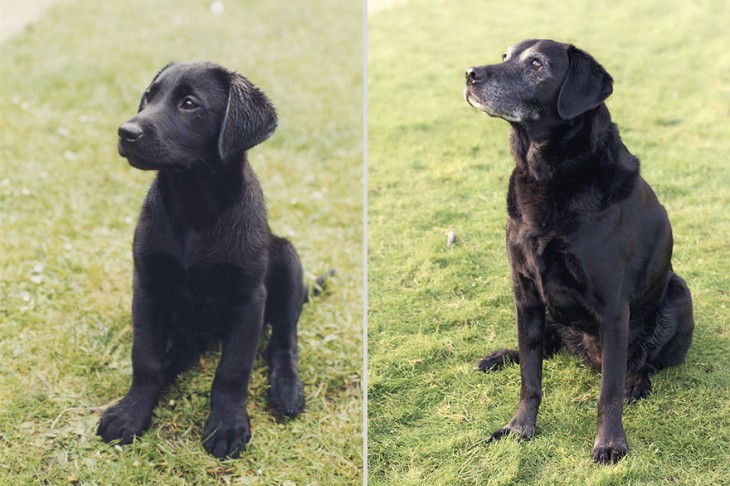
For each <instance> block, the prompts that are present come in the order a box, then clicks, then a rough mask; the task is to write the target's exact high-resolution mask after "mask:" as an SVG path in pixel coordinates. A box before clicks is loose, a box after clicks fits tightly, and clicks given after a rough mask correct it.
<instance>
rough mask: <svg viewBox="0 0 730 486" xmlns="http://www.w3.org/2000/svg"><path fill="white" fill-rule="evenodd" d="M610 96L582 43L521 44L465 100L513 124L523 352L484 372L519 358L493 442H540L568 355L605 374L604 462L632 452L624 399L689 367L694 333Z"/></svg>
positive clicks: (497, 358) (514, 255)
mask: <svg viewBox="0 0 730 486" xmlns="http://www.w3.org/2000/svg"><path fill="white" fill-rule="evenodd" d="M612 85H613V80H612V79H611V76H609V74H608V73H607V72H606V71H605V70H604V69H603V67H602V66H601V65H600V64H598V63H597V62H596V61H595V60H594V59H593V58H592V57H591V56H589V55H588V54H587V53H585V52H583V51H581V50H579V49H577V48H575V47H574V46H572V45H568V44H562V43H558V42H553V41H549V40H526V41H524V42H521V43H520V44H517V45H516V46H514V47H511V48H509V49H508V50H507V53H506V54H505V55H504V57H503V62H502V64H497V65H490V66H480V67H472V68H469V69H468V70H467V71H466V87H465V89H464V97H465V99H466V101H467V103H469V104H470V105H471V106H473V107H475V108H477V109H479V110H481V111H484V112H486V113H487V114H489V115H491V116H495V117H499V118H503V119H505V120H507V121H508V122H510V124H511V125H512V130H511V133H510V146H511V151H512V155H513V157H514V158H515V160H516V162H517V166H516V167H515V169H514V172H513V173H512V177H511V178H510V183H509V192H508V195H507V209H508V213H509V219H508V222H507V253H508V256H509V261H510V266H511V268H512V284H513V291H514V301H515V311H516V314H517V337H518V343H519V352H518V351H514V350H500V351H496V352H494V353H492V354H490V355H488V356H487V357H485V358H484V359H483V360H482V361H481V363H480V364H479V367H480V368H481V369H482V370H484V371H486V370H494V369H498V368H501V367H502V366H504V365H505V364H506V363H509V362H511V361H519V363H520V374H521V377H522V385H521V388H520V402H519V407H518V409H517V414H516V415H515V417H514V419H512V421H511V422H510V423H509V424H507V425H506V426H505V427H503V428H502V429H499V430H498V431H496V432H495V433H494V434H492V436H491V440H497V439H499V438H501V437H502V436H504V435H505V434H515V435H517V436H520V437H522V438H530V437H532V436H533V435H534V434H535V423H536V418H537V411H538V407H539V406H540V400H541V398H542V385H541V382H542V360H543V357H549V356H550V355H552V354H554V353H555V352H556V351H558V350H559V349H560V348H561V347H563V346H565V347H566V348H567V349H568V350H569V351H570V352H572V353H575V354H577V355H578V356H580V357H581V358H582V359H583V360H584V361H585V362H586V363H588V364H589V365H590V366H592V367H593V368H595V369H596V370H598V371H600V372H601V373H602V375H601V394H600V397H599V399H598V434H597V436H596V441H595V446H594V448H593V459H594V460H595V461H596V462H598V463H613V462H616V461H618V460H619V459H620V458H621V457H622V456H623V455H624V454H626V452H627V451H628V444H627V441H626V434H625V432H624V428H623V424H622V422H621V415H622V411H623V401H624V398H625V399H626V400H627V401H628V402H631V401H634V400H637V399H640V398H644V397H646V396H647V395H648V394H649V392H650V391H651V382H650V376H651V375H652V374H654V373H656V372H657V371H658V370H660V369H662V368H664V367H666V366H670V365H676V364H678V363H680V362H682V360H683V359H684V356H685V353H686V352H687V349H688V348H689V346H690V343H691V341H692V330H693V328H694V322H693V318H692V299H691V297H690V292H689V289H688V288H687V285H686V284H685V282H684V280H682V279H681V278H680V277H679V276H677V275H676V274H675V273H674V272H673V271H672V264H671V261H670V260H671V256H672V230H671V227H670V225H669V220H668V219H667V214H666V211H665V210H664V208H663V207H662V205H661V204H660V203H659V202H658V201H657V198H656V196H655V195H654V192H653V191H652V190H651V188H650V187H649V185H648V184H647V183H646V182H644V180H643V179H642V178H641V176H640V175H639V161H638V159H637V158H636V157H634V156H633V155H631V154H630V153H629V151H628V150H627V149H626V147H625V146H624V144H623V143H622V142H621V139H620V137H619V134H618V129H617V128H616V125H615V124H613V123H612V122H611V116H610V114H609V112H608V109H607V108H606V105H605V104H604V100H605V99H606V98H607V97H608V96H609V95H610V94H611V92H612V90H613V88H612ZM624 373H626V376H625V377H624Z"/></svg>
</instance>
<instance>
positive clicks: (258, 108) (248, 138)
mask: <svg viewBox="0 0 730 486" xmlns="http://www.w3.org/2000/svg"><path fill="white" fill-rule="evenodd" d="M228 79H229V88H228V106H227V107H226V114H225V115H224V117H223V124H222V125H221V131H220V134H219V135H218V153H219V155H220V157H221V159H222V160H226V159H227V158H229V157H230V156H232V155H233V154H235V153H236V152H241V151H245V150H248V149H250V148H251V147H253V146H255V145H258V144H260V143H261V142H263V141H264V140H266V139H267V138H269V137H270V136H271V134H272V133H274V130H276V124H277V118H276V111H275V110H274V106H273V105H272V104H271V101H269V99H268V98H267V97H266V95H265V94H264V93H263V92H262V91H261V90H260V89H258V88H257V87H256V86H254V85H253V84H252V83H251V82H250V81H249V80H248V79H246V78H244V77H243V76H241V75H240V74H238V73H229V75H228Z"/></svg>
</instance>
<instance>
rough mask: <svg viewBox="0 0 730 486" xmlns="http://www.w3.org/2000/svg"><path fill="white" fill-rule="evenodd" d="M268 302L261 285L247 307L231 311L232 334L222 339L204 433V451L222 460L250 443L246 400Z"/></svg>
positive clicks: (235, 455)
mask: <svg viewBox="0 0 730 486" xmlns="http://www.w3.org/2000/svg"><path fill="white" fill-rule="evenodd" d="M265 302H266V289H265V287H264V286H263V284H262V285H260V286H259V287H258V288H257V289H256V290H255V291H254V292H253V295H252V296H251V298H250V299H249V300H248V302H247V303H246V304H244V305H240V306H237V307H235V308H234V309H233V310H232V312H231V315H230V317H229V318H230V322H229V323H228V324H229V326H230V327H229V331H228V333H227V334H226V335H225V336H223V353H222V355H221V360H220V363H219V364H218V368H217V369H216V372H215V379H214V380H213V388H212V390H211V394H210V416H209V417H208V420H207V422H206V423H205V429H204V432H203V441H204V442H203V445H204V447H205V450H206V451H208V453H210V454H212V455H213V456H215V457H217V458H219V459H223V458H225V457H227V456H231V457H238V456H239V454H240V452H241V449H242V448H243V446H244V445H245V444H246V443H247V442H248V441H249V440H250V439H251V430H250V424H249V418H248V412H247V411H246V397H247V394H248V381H249V378H250V377H251V369H252V368H253V363H254V358H255V357H256V348H257V347H258V343H259V339H260V337H261V330H262V329H263V323H264V304H265Z"/></svg>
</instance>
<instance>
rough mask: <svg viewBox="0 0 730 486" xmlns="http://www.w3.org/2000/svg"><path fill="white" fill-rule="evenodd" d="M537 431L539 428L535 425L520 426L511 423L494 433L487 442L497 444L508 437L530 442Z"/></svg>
mask: <svg viewBox="0 0 730 486" xmlns="http://www.w3.org/2000/svg"><path fill="white" fill-rule="evenodd" d="M536 430H537V428H536V427H535V425H533V424H524V425H518V424H514V423H512V422H510V423H509V424H507V425H505V426H504V427H502V428H501V429H499V430H497V431H496V432H494V433H493V434H492V435H491V436H490V437H489V440H488V441H487V442H496V441H498V440H499V439H501V438H502V437H504V436H506V435H513V436H515V437H517V438H518V439H522V440H529V439H531V438H532V437H533V436H534V435H535V432H536Z"/></svg>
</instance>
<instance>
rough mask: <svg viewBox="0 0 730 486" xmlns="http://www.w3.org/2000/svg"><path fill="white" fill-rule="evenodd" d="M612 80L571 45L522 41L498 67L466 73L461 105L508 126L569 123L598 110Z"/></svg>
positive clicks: (510, 50)
mask: <svg viewBox="0 0 730 486" xmlns="http://www.w3.org/2000/svg"><path fill="white" fill-rule="evenodd" d="M612 91H613V80H612V79H611V76H610V75H609V74H608V73H607V72H606V70H605V69H603V67H602V66H601V65H600V64H598V62H596V60H595V59H593V58H592V57H591V56H590V55H589V54H587V53H585V52H584V51H581V50H580V49H577V48H576V47H574V46H572V45H570V44H563V43H559V42H555V41H551V40H526V41H522V42H520V43H519V44H517V45H515V46H512V47H510V48H508V49H507V52H506V53H505V54H504V55H503V56H502V63H501V64H493V65H486V66H477V67H471V68H469V69H467V70H466V86H465V88H464V99H465V100H466V102H467V103H469V105H471V106H473V107H474V108H477V109H479V110H481V111H483V112H485V113H487V114H488V115H490V116H495V117H499V118H503V119H504V120H507V121H509V122H513V123H529V122H534V121H539V120H550V121H559V120H569V119H571V118H575V117H576V116H578V115H580V114H582V113H585V112H586V111H588V110H591V109H593V108H595V107H597V106H599V105H600V104H602V103H603V102H604V101H605V100H606V98H608V96H609V95H610V94H611V92H612Z"/></svg>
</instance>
